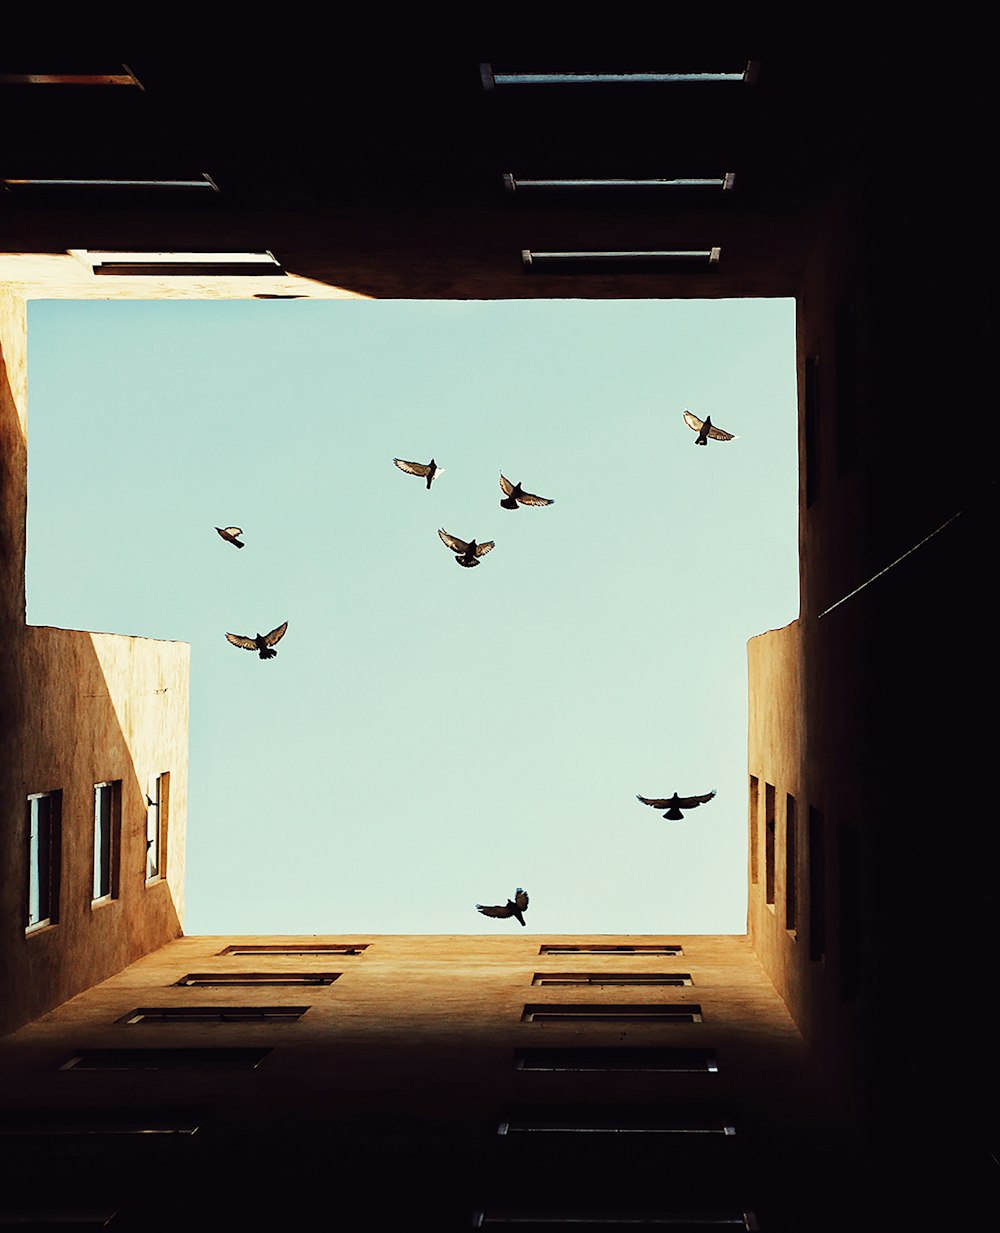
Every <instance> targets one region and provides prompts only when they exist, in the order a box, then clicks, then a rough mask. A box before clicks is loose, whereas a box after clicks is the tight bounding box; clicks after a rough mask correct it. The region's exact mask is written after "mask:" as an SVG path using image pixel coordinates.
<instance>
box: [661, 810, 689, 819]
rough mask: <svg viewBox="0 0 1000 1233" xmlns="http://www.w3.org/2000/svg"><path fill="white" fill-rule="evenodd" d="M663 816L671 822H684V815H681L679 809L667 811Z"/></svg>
mask: <svg viewBox="0 0 1000 1233" xmlns="http://www.w3.org/2000/svg"><path fill="white" fill-rule="evenodd" d="M663 816H664V817H665V818H670V820H671V821H672V822H683V821H684V815H683V814H682V813H681V811H680V810H679V809H668V810H667V812H666V813H665V814H664V815H663Z"/></svg>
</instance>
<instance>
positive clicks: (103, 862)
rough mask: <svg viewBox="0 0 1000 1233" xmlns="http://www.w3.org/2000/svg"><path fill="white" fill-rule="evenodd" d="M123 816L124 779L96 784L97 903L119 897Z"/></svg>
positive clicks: (94, 888) (95, 888)
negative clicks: (119, 855) (119, 862)
mask: <svg viewBox="0 0 1000 1233" xmlns="http://www.w3.org/2000/svg"><path fill="white" fill-rule="evenodd" d="M121 817H122V783H121V780H120V779H116V780H112V781H108V782H106V783H97V784H94V885H93V891H92V895H91V898H92V901H93V902H94V903H106V902H108V901H109V900H111V899H117V898H118V852H119V846H120V842H121Z"/></svg>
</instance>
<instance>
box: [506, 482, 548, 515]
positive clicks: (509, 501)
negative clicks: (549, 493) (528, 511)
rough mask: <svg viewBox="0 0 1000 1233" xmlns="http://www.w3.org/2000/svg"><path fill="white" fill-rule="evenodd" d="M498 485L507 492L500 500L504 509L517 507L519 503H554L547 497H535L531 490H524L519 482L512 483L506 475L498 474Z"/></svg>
mask: <svg viewBox="0 0 1000 1233" xmlns="http://www.w3.org/2000/svg"><path fill="white" fill-rule="evenodd" d="M500 487H501V488H502V489H503V491H504V492H505V493H506V494H507V496H506V500H503V501H501V502H500V504H501V505H502V506H503V507H504V509H517V507H518V506H519V505H554V504H555V502H554V501H550V500H549V499H548V497H536V496H535V494H534V493H533V492H525V491H524V489H523V488H522V487H521V485H520V484H512V483H511V482H510V480H509V479H508V478H507V477H506V475H504V474H502V473H501V475H500Z"/></svg>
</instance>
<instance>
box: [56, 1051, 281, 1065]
mask: <svg viewBox="0 0 1000 1233" xmlns="http://www.w3.org/2000/svg"><path fill="white" fill-rule="evenodd" d="M270 1052H271V1050H270V1049H81V1050H80V1051H79V1052H78V1053H74V1054H73V1056H72V1057H70V1058H67V1060H66V1061H65V1062H63V1064H62V1065H61V1066H60V1067H59V1069H60V1070H256V1069H257V1067H258V1066H259V1065H260V1064H261V1062H263V1060H264V1059H265V1058H266V1057H267V1055H268V1054H269V1053H270Z"/></svg>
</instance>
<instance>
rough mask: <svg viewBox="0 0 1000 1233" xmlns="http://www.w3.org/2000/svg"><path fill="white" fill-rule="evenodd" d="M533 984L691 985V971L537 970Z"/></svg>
mask: <svg viewBox="0 0 1000 1233" xmlns="http://www.w3.org/2000/svg"><path fill="white" fill-rule="evenodd" d="M531 983H532V984H533V985H598V986H603V985H675V986H676V985H690V984H692V983H693V982H692V980H691V974H690V973H689V972H536V973H535V978H534V980H532V982H531Z"/></svg>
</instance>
